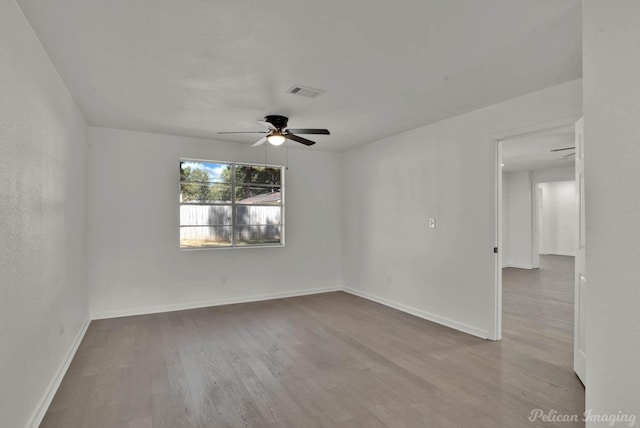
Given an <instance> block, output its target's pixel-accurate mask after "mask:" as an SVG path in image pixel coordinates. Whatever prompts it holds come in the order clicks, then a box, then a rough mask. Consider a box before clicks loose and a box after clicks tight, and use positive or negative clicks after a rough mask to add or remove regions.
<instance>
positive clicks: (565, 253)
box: [540, 251, 576, 257]
mask: <svg viewBox="0 0 640 428" xmlns="http://www.w3.org/2000/svg"><path fill="white" fill-rule="evenodd" d="M540 255H541V256H569V257H575V256H576V253H569V252H564V251H551V252H544V253H540Z"/></svg>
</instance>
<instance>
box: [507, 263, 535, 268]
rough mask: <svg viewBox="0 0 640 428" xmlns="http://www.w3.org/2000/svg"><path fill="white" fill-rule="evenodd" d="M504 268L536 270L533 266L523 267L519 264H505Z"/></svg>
mask: <svg viewBox="0 0 640 428" xmlns="http://www.w3.org/2000/svg"><path fill="white" fill-rule="evenodd" d="M502 267H503V268H518V269H535V268H534V267H533V265H521V264H519V263H504V264H503V265H502Z"/></svg>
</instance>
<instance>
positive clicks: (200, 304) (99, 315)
mask: <svg viewBox="0 0 640 428" xmlns="http://www.w3.org/2000/svg"><path fill="white" fill-rule="evenodd" d="M341 290H342V287H340V286H331V287H321V288H307V289H302V290H294V291H284V292H280V293H269V294H256V295H253V296H245V297H233V298H226V299H214V300H200V301H197V302H188V303H176V304H171V305H157V306H146V307H138V308H130V309H122V310H116V311H104V312H92V313H91V319H92V320H100V319H107V318H120V317H130V316H136V315H147V314H157V313H162V312H173V311H184V310H187V309H197V308H207V307H210V306H222V305H233V304H236V303H248V302H259V301H262V300H273V299H284V298H287V297H297V296H307V295H310V294H320V293H330V292H332V291H341Z"/></svg>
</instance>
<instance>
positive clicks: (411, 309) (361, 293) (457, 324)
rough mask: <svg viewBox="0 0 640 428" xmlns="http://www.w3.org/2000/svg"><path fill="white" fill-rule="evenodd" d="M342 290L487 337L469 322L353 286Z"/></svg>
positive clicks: (474, 334)
mask: <svg viewBox="0 0 640 428" xmlns="http://www.w3.org/2000/svg"><path fill="white" fill-rule="evenodd" d="M343 291H345V292H347V293H350V294H353V295H355V296H358V297H362V298H365V299H367V300H372V301H374V302H377V303H380V304H382V305H385V306H389V307H391V308H394V309H397V310H399V311H402V312H406V313H408V314H411V315H415V316H417V317H419V318H423V319H426V320H428V321H432V322H435V323H437V324H442V325H444V326H447V327H450V328H453V329H454V330H459V331H462V332H464V333H468V334H470V335H472V336H477V337H480V338H482V339H487V338H488V337H489V332H488V331H487V330H484V329H481V328H478V327H474V326H472V325H469V324H465V323H461V322H458V321H454V320H451V319H449V318H445V317H441V316H439V315H435V314H432V313H429V312H426V311H423V310H422V309H418V308H414V307H413V306H409V305H405V304H404V303H399V302H395V301H393V300H389V299H386V298H384V297H378V296H375V295H373V294H370V293H367V292H364V291H360V290H356V289H354V288H349V287H345V288H344V289H343Z"/></svg>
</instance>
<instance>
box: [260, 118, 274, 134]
mask: <svg viewBox="0 0 640 428" xmlns="http://www.w3.org/2000/svg"><path fill="white" fill-rule="evenodd" d="M257 122H258V123H259V124H260V125H262V126H265V127H266V128H267V129H271V130H274V131H275V130H276V127H275V126H273V124H272V123H270V122H267V121H266V120H258V121H257Z"/></svg>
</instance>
